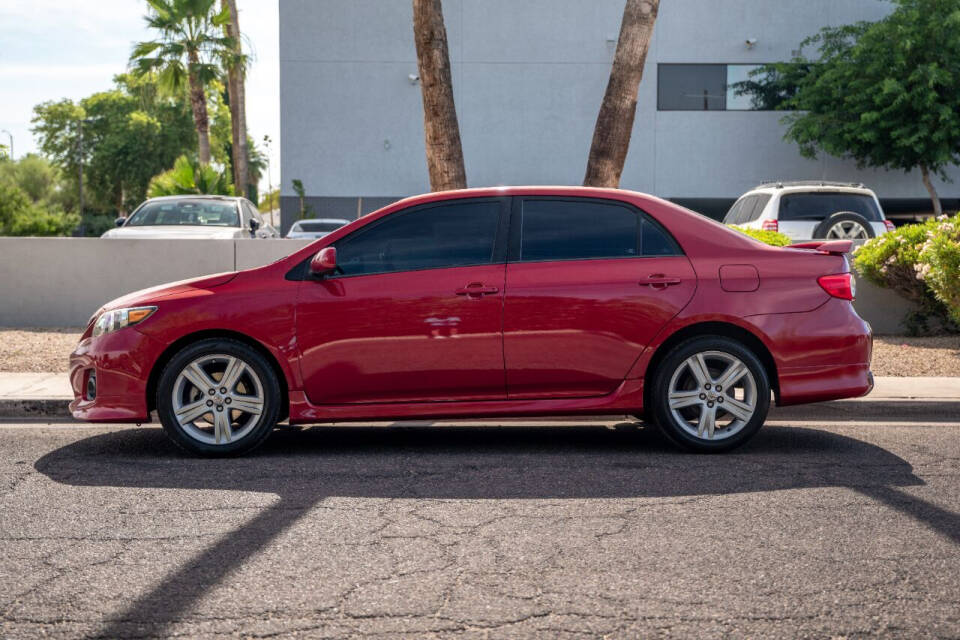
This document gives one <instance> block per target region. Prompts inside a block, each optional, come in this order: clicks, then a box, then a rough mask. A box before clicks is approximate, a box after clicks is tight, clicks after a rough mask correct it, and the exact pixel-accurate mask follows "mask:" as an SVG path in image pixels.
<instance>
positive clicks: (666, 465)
mask: <svg viewBox="0 0 960 640" xmlns="http://www.w3.org/2000/svg"><path fill="white" fill-rule="evenodd" d="M574 425H575V423H571V426H558V427H521V426H507V427H499V428H488V427H470V426H457V427H437V428H425V427H422V426H418V427H411V426H392V427H382V428H375V427H339V428H337V427H334V428H331V427H314V428H310V429H303V430H301V429H285V430H278V431H277V432H276V433H274V434H273V436H272V437H271V438H270V440H268V442H267V443H266V444H265V445H264V446H263V447H262V448H261V449H259V450H257V451H256V452H255V453H254V454H253V455H251V456H248V457H246V458H240V459H232V460H204V459H197V458H189V457H186V456H185V455H183V454H181V453H180V452H179V450H177V449H176V448H175V447H174V446H173V445H172V444H171V443H170V442H169V441H168V440H167V438H166V436H165V435H164V434H163V432H162V431H161V430H160V429H131V430H126V431H115V432H111V433H107V434H104V435H97V436H93V437H90V438H86V439H84V440H80V441H78V442H75V443H73V444H70V445H68V446H65V447H62V448H60V449H58V450H56V451H53V452H51V453H49V454H47V455H45V456H44V457H42V458H41V459H39V460H38V461H37V462H36V464H35V468H36V469H37V470H38V471H39V472H41V473H43V474H45V475H46V476H48V477H49V478H51V479H52V480H54V481H56V482H60V483H63V484H67V485H73V486H90V487H129V488H170V489H201V490H202V489H215V490H236V491H246V492H263V493H270V494H275V495H277V496H279V497H280V500H279V501H277V503H276V504H274V505H273V506H271V507H269V508H267V509H265V510H264V511H263V512H262V513H260V514H259V515H258V516H256V517H255V518H253V519H252V520H251V521H250V522H248V523H247V524H245V525H244V526H242V527H240V528H239V529H238V530H236V531H234V532H231V533H230V534H229V536H224V537H223V538H222V539H220V540H218V541H216V542H214V543H212V544H211V545H210V546H209V547H207V549H206V550H204V551H202V552H201V553H200V554H198V555H197V556H196V557H195V558H194V559H193V560H192V561H191V562H189V563H187V564H186V565H184V566H182V567H181V568H179V569H177V570H176V571H175V572H174V573H172V574H171V575H169V576H168V577H167V578H166V579H164V581H163V582H162V583H161V584H159V585H158V586H157V587H156V588H154V589H153V590H151V591H150V592H148V593H145V594H143V595H142V596H140V597H139V598H138V599H137V600H136V601H134V602H133V603H132V604H131V605H130V606H129V607H127V609H126V610H125V611H124V612H123V613H121V614H119V615H118V616H117V617H115V618H113V619H112V620H110V621H109V622H108V623H107V626H106V627H105V628H103V629H102V630H101V631H100V632H99V633H98V634H96V637H124V636H130V635H140V634H143V633H149V634H158V635H161V634H163V632H164V630H165V629H166V628H167V627H168V626H169V625H170V624H172V623H174V622H176V621H177V620H179V619H181V618H182V617H183V615H184V614H185V613H187V612H188V611H189V610H190V609H191V608H193V607H194V606H195V605H196V604H197V602H198V601H199V600H200V599H201V598H202V597H203V596H204V594H205V593H207V592H208V591H209V590H211V589H213V588H215V587H216V586H217V585H218V584H219V583H221V582H222V581H223V580H224V579H225V578H226V577H227V576H228V575H229V574H230V573H231V572H233V571H235V570H236V569H238V568H239V567H240V566H241V565H242V564H243V563H244V562H245V561H247V560H248V559H250V558H251V557H253V556H254V555H256V554H257V552H258V551H260V550H261V549H265V548H267V547H268V546H269V545H270V543H271V541H272V540H273V539H275V538H276V537H277V536H278V535H280V534H281V533H283V532H284V531H285V530H287V529H288V528H290V527H291V526H293V524H294V523H295V522H296V521H297V520H298V519H299V518H300V517H302V516H304V515H306V514H307V513H308V512H309V511H310V510H311V509H312V508H313V507H314V506H316V505H317V504H318V503H319V502H321V501H322V500H323V499H324V498H327V497H370V498H408V499H417V498H432V499H469V500H484V499H550V500H557V499H590V498H659V497H678V496H695V495H722V494H732V493H754V492H766V491H780V490H784V489H802V488H811V487H847V488H850V489H852V490H855V491H857V492H859V493H861V494H862V495H865V496H868V497H870V498H873V499H876V500H878V501H880V502H881V503H883V504H885V505H887V506H889V507H890V508H893V509H895V510H897V511H899V512H901V513H904V514H906V515H908V516H910V517H912V518H914V519H916V520H917V521H918V522H920V523H922V524H923V525H925V526H927V527H929V528H931V529H933V530H935V531H937V532H938V533H940V534H941V535H944V536H946V537H948V538H949V539H951V540H952V541H953V542H954V543H956V544H960V516H958V515H957V514H954V513H951V512H949V511H946V510H943V509H940V508H939V507H936V506H935V505H932V504H930V503H928V502H926V501H924V500H921V499H919V498H916V497H914V496H912V495H910V494H909V493H907V492H905V491H902V490H900V489H898V487H907V486H916V485H921V484H923V482H922V481H921V480H920V479H919V478H918V477H917V476H915V475H914V473H913V469H912V468H911V466H910V465H909V464H908V463H907V462H906V461H904V460H903V459H901V458H899V457H897V456H895V455H893V454H892V453H890V452H888V451H886V450H885V449H882V448H880V447H877V446H875V445H872V444H868V443H865V442H861V441H859V440H855V439H853V438H848V437H845V436H841V435H837V434H835V433H831V432H828V431H821V430H817V429H806V428H794V427H768V428H766V429H762V430H761V431H760V432H759V433H758V435H757V436H756V437H755V438H754V439H753V440H752V441H751V442H750V443H749V444H748V445H747V446H745V447H743V448H741V449H739V450H737V451H736V452H734V453H731V454H726V455H720V456H698V455H690V454H684V453H680V452H678V451H676V450H675V449H674V448H673V447H671V446H670V445H669V444H668V443H666V442H665V441H664V440H663V439H662V437H661V436H660V435H659V433H657V432H656V430H654V429H651V428H641V427H640V426H639V425H636V424H631V423H624V424H621V425H617V427H616V428H613V429H610V428H605V427H597V426H574Z"/></svg>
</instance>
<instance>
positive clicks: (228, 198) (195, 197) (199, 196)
mask: <svg viewBox="0 0 960 640" xmlns="http://www.w3.org/2000/svg"><path fill="white" fill-rule="evenodd" d="M166 200H226V201H229V202H237V201H238V200H246V198H242V197H240V196H213V195H206V194H197V195H189V194H183V195H178V196H157V197H156V198H147V200H146V202H160V201H166Z"/></svg>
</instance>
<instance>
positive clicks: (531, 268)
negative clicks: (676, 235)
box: [503, 197, 696, 398]
mask: <svg viewBox="0 0 960 640" xmlns="http://www.w3.org/2000/svg"><path fill="white" fill-rule="evenodd" d="M510 234H511V242H510V255H509V259H508V264H507V274H506V290H507V294H506V297H505V300H504V317H503V327H504V361H505V364H506V368H507V394H508V397H510V398H559V397H588V396H598V395H604V394H607V393H611V392H612V391H614V390H615V389H616V388H617V387H618V386H619V385H620V383H621V382H622V381H623V380H624V378H625V377H626V375H627V373H628V372H629V370H630V368H631V367H632V365H633V363H634V361H636V359H637V357H639V355H640V353H641V352H642V351H643V349H644V347H645V346H646V345H647V344H648V343H649V342H650V341H651V340H652V339H653V337H654V336H655V335H656V334H657V332H658V331H659V330H660V328H661V327H663V325H664V324H666V323H667V322H668V321H669V320H670V319H671V318H673V317H674V316H675V315H676V314H677V313H679V311H680V310H681V309H682V308H683V307H684V306H685V305H686V304H687V303H688V302H689V301H690V298H691V297H692V296H693V292H694V290H695V288H696V276H695V274H694V271H693V268H692V267H691V265H690V262H689V260H687V258H686V256H684V255H683V253H682V251H681V250H680V247H679V246H678V245H677V243H676V241H675V240H674V239H673V238H672V237H671V236H670V235H669V233H667V232H666V230H665V229H663V227H662V226H660V225H659V224H658V223H657V222H656V221H655V220H653V219H652V218H650V217H649V216H647V215H646V214H644V213H642V212H640V211H639V210H637V209H635V208H633V207H631V206H629V205H627V204H625V203H619V202H616V201H611V200H601V199H591V198H547V197H517V198H514V204H513V215H512V217H511V230H510Z"/></svg>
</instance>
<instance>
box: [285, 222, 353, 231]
mask: <svg viewBox="0 0 960 640" xmlns="http://www.w3.org/2000/svg"><path fill="white" fill-rule="evenodd" d="M344 224H345V223H343V222H319V221H316V220H314V221H311V222H298V223H297V224H296V227H297V230H298V231H310V232H317V231H336V230H337V229H339V228H340V227H342V226H343V225H344Z"/></svg>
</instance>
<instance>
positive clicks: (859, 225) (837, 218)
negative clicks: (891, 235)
mask: <svg viewBox="0 0 960 640" xmlns="http://www.w3.org/2000/svg"><path fill="white" fill-rule="evenodd" d="M875 235H876V234H875V233H874V231H873V227H872V226H870V222H869V221H868V220H867V219H866V218H864V217H863V216H862V215H860V214H859V213H854V212H852V211H841V212H839V213H835V214H833V215H832V216H830V217H829V218H827V219H826V220H824V221H823V222H821V223H820V224H819V225H817V228H816V229H814V231H813V237H814V238H816V239H818V240H819V239H821V238H822V239H825V240H869V239H870V238H873V237H874V236H875Z"/></svg>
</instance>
